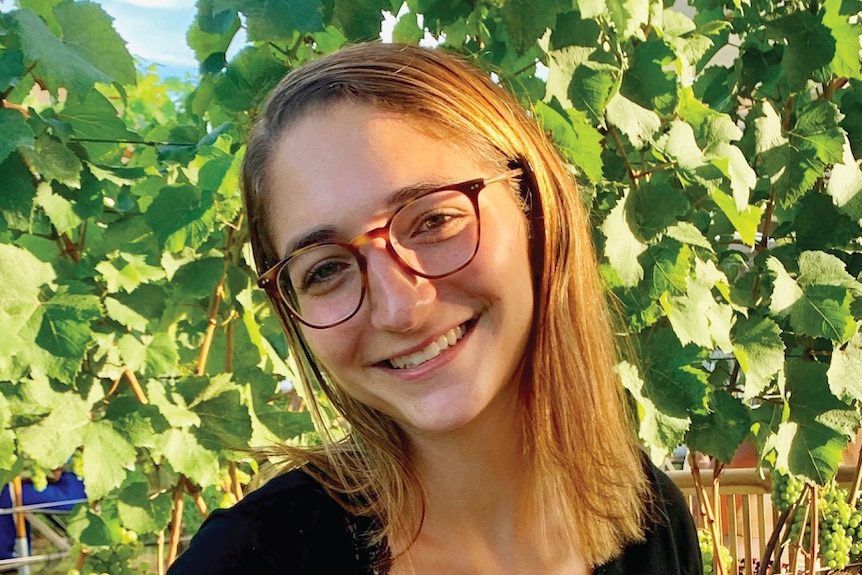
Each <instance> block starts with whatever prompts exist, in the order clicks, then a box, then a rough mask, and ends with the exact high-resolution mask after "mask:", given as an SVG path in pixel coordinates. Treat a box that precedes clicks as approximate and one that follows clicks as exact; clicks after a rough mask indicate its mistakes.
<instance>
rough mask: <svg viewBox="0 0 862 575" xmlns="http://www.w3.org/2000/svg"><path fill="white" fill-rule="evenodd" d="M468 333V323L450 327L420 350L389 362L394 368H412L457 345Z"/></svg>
mask: <svg viewBox="0 0 862 575" xmlns="http://www.w3.org/2000/svg"><path fill="white" fill-rule="evenodd" d="M466 333H467V324H466V323H464V324H461V325H459V326H457V327H454V328H452V329H450V330H449V331H448V332H446V333H445V334H443V335H441V336H440V337H438V338H437V339H436V340H435V341H433V342H431V343H430V344H428V345H427V346H425V347H424V348H422V349H421V350H419V351H416V352H413V353H408V354H405V355H399V356H397V357H393V358H391V359H390V360H389V361H388V362H387V363H388V364H389V367H392V368H394V369H411V368H414V367H417V366H419V365H422V364H423V363H425V362H426V361H429V360H431V359H434V358H435V357H437V356H438V355H440V354H441V353H443V352H444V351H445V350H447V349H449V348H450V347H452V346H453V345H455V344H456V343H457V342H458V340H460V339H461V338H462V337H464V334H466Z"/></svg>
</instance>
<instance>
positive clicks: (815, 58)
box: [766, 10, 858, 91]
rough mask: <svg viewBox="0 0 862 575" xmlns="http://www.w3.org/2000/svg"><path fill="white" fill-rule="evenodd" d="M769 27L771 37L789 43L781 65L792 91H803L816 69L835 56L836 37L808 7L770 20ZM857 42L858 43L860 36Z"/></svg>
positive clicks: (826, 63)
mask: <svg viewBox="0 0 862 575" xmlns="http://www.w3.org/2000/svg"><path fill="white" fill-rule="evenodd" d="M766 30H767V32H768V33H770V35H771V37H772V38H774V39H776V40H778V41H779V42H782V43H783V42H786V44H787V47H786V49H785V50H784V57H783V58H782V60H781V68H782V70H783V72H784V76H785V78H786V79H787V83H788V85H789V87H790V89H791V90H793V91H801V90H803V89H804V88H805V85H806V82H807V81H808V79H809V78H811V76H812V74H813V73H814V71H815V70H817V69H819V68H822V67H823V66H827V65H829V63H830V62H832V59H833V58H834V55H835V38H833V37H832V34H831V32H830V30H829V29H828V28H827V27H826V26H824V25H823V24H822V23H821V22H820V17H819V15H815V14H812V13H811V12H809V11H808V10H798V11H796V12H793V13H791V14H788V15H787V16H783V17H781V18H778V19H776V20H773V21H771V22H768V24H767V27H766ZM854 41H856V42H858V37H857V38H855V39H854ZM856 58H857V59H858V54H857V56H856Z"/></svg>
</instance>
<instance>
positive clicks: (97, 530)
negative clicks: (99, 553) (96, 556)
mask: <svg viewBox="0 0 862 575" xmlns="http://www.w3.org/2000/svg"><path fill="white" fill-rule="evenodd" d="M66 530H67V531H68V533H69V535H71V536H72V537H73V538H74V539H75V540H76V541H78V542H79V543H80V544H81V545H88V546H90V545H91V546H94V547H101V546H106V545H115V544H117V543H119V542H120V537H119V533H118V532H117V530H116V529H114V528H113V527H112V526H111V525H109V524H108V522H107V521H105V519H104V518H103V517H102V516H101V515H99V514H98V513H96V512H94V511H92V510H91V509H89V508H88V507H87V506H86V505H78V506H77V507H75V508H74V509H73V510H72V514H71V515H70V516H69V523H68V525H67V526H66Z"/></svg>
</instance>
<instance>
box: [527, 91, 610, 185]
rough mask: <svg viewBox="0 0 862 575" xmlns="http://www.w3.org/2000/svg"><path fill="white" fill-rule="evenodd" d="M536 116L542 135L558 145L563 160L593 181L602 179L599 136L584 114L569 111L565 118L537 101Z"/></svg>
mask: <svg viewBox="0 0 862 575" xmlns="http://www.w3.org/2000/svg"><path fill="white" fill-rule="evenodd" d="M535 111H536V114H537V115H538V117H539V120H540V122H541V124H542V127H543V128H544V130H545V132H546V133H547V134H548V135H550V137H551V138H552V139H553V140H554V142H555V143H556V144H557V148H558V149H559V150H560V151H561V152H562V154H563V157H564V158H565V159H566V160H568V161H569V162H571V163H573V164H574V165H576V166H577V167H579V168H580V169H581V170H583V172H584V174H586V176H587V177H588V178H589V179H590V180H592V181H593V182H600V181H601V179H602V145H601V142H602V136H601V134H599V132H598V131H597V130H596V129H595V128H593V127H592V126H591V125H590V123H589V121H588V120H587V117H586V114H585V113H584V112H580V111H578V110H573V109H569V110H567V111H566V116H567V117H566V116H563V115H562V114H561V113H560V111H558V110H556V109H554V108H553V107H551V106H548V105H547V104H545V103H543V102H536V105H535Z"/></svg>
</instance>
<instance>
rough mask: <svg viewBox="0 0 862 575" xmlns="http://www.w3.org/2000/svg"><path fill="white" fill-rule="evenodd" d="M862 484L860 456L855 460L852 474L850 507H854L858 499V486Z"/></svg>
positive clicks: (861, 460)
mask: <svg viewBox="0 0 862 575" xmlns="http://www.w3.org/2000/svg"><path fill="white" fill-rule="evenodd" d="M860 486H862V457H859V458H858V460H857V461H856V472H855V473H854V474H853V489H851V490H850V501H848V503H849V504H850V507H854V508H855V507H856V501H858V499H859V488H860Z"/></svg>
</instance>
